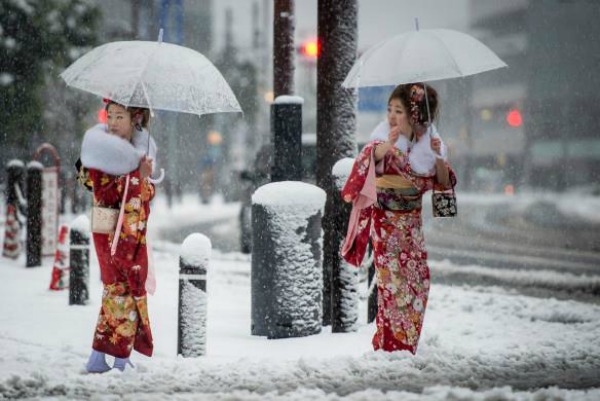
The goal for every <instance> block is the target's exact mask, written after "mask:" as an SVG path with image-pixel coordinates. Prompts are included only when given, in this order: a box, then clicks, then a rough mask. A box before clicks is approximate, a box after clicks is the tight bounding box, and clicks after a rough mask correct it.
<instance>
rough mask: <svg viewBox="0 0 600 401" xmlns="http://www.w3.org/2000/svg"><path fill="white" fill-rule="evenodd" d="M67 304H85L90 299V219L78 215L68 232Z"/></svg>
mask: <svg viewBox="0 0 600 401" xmlns="http://www.w3.org/2000/svg"><path fill="white" fill-rule="evenodd" d="M69 263H70V265H71V266H70V270H69V305H85V304H87V302H88V301H89V299H90V291H89V282H90V221H89V219H88V218H87V216H85V215H80V216H79V217H77V218H76V219H75V220H73V222H72V223H71V229H70V233H69Z"/></svg>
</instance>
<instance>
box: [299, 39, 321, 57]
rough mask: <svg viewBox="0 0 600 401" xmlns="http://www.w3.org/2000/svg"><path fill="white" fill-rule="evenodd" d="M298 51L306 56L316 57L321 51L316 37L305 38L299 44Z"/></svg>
mask: <svg viewBox="0 0 600 401" xmlns="http://www.w3.org/2000/svg"><path fill="white" fill-rule="evenodd" d="M298 52H299V53H300V54H301V55H303V56H304V57H306V58H311V59H316V58H318V57H319V53H320V52H321V46H320V44H319V41H318V40H317V39H310V40H305V41H304V42H302V45H300V48H299V49H298Z"/></svg>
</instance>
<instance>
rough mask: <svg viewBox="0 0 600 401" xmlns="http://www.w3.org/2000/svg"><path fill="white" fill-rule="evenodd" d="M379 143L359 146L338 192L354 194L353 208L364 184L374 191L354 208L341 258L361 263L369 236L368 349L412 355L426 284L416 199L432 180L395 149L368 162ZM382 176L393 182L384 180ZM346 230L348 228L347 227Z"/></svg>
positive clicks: (367, 189) (419, 327)
mask: <svg viewBox="0 0 600 401" xmlns="http://www.w3.org/2000/svg"><path fill="white" fill-rule="evenodd" d="M378 143H381V142H379V141H376V142H371V143H369V144H368V145H367V146H365V148H364V149H363V150H362V151H361V153H360V154H359V155H358V157H357V158H356V161H355V163H354V166H353V168H352V172H351V174H350V177H349V178H348V181H347V182H346V185H345V186H344V188H343V190H342V196H345V195H350V196H351V197H352V198H353V199H355V201H354V206H355V207H356V205H357V203H359V204H360V202H361V200H360V199H361V198H364V195H365V194H367V197H368V193H369V191H371V192H372V191H373V189H369V188H366V187H365V186H366V185H367V186H368V185H371V186H374V187H375V188H374V190H375V191H376V192H374V194H376V199H374V201H375V202H374V203H373V202H366V203H364V202H363V204H362V206H361V210H358V211H353V212H354V213H355V215H356V216H358V220H357V221H356V222H355V223H356V224H355V227H354V233H353V235H351V236H349V237H351V238H349V237H347V238H346V240H347V243H346V244H344V248H345V251H346V253H343V257H344V259H346V260H347V261H348V262H349V263H352V264H354V265H358V264H360V261H361V260H362V257H363V256H364V252H365V248H366V243H367V242H368V240H369V236H370V239H371V244H372V246H373V252H374V262H375V269H376V271H377V279H378V282H377V290H378V293H377V295H378V311H377V318H376V325H377V331H376V333H375V335H374V337H373V348H374V349H375V350H378V349H383V350H385V351H395V350H408V351H410V352H411V353H413V354H414V353H416V351H417V345H418V342H419V336H420V334H421V328H422V326H423V318H424V316H425V308H426V306H427V298H428V294H429V284H430V278H429V266H428V265H427V251H426V250H425V241H424V237H423V230H422V219H421V201H422V197H423V194H424V193H425V192H426V191H428V190H431V189H433V188H434V186H435V185H437V184H436V182H435V177H434V176H430V177H424V176H417V175H415V174H414V173H413V172H412V170H411V168H410V164H409V162H408V157H407V155H406V154H403V153H402V152H401V151H400V150H398V149H394V151H393V152H388V153H387V154H386V156H385V157H384V158H383V159H382V160H381V161H380V162H378V163H377V164H376V165H375V166H373V163H375V161H374V155H373V152H374V148H375V145H377V144H378ZM369 174H371V175H374V176H375V177H369ZM450 176H451V182H452V185H453V186H454V185H455V182H456V179H455V176H454V173H453V172H452V170H451V171H450ZM373 178H376V180H373ZM386 180H387V182H393V183H394V185H386V184H385V182H386ZM369 183H371V184H369ZM348 230H349V232H350V231H351V227H349V229H348ZM348 241H350V243H348ZM357 261H358V263H357Z"/></svg>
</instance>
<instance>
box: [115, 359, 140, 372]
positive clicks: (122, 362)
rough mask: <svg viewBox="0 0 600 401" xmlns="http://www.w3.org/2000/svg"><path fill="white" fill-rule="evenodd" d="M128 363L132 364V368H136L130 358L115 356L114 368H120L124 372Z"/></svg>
mask: <svg viewBox="0 0 600 401" xmlns="http://www.w3.org/2000/svg"><path fill="white" fill-rule="evenodd" d="M127 365H129V366H131V367H132V368H135V366H133V363H131V361H130V360H129V358H115V364H114V365H113V368H115V369H119V370H120V371H121V372H123V371H124V370H125V367H126V366H127Z"/></svg>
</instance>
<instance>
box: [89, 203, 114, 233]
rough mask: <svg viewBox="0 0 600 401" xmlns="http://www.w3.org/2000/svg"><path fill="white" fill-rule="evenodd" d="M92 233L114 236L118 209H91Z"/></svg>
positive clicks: (98, 207) (96, 207)
mask: <svg viewBox="0 0 600 401" xmlns="http://www.w3.org/2000/svg"><path fill="white" fill-rule="evenodd" d="M91 220H92V221H91V225H92V232H93V233H96V234H114V233H115V229H116V228H117V221H118V220H119V209H111V208H109V207H102V206H93V207H92V219H91Z"/></svg>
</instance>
